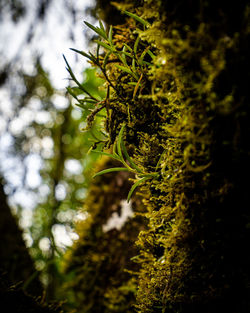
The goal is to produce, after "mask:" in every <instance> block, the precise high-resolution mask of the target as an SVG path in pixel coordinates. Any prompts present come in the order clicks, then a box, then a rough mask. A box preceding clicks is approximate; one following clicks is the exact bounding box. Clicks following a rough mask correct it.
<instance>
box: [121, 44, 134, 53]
mask: <svg viewBox="0 0 250 313" xmlns="http://www.w3.org/2000/svg"><path fill="white" fill-rule="evenodd" d="M123 45H124V46H125V47H126V48H127V49H128V50H129V51H130V52H133V49H132V48H131V47H130V46H129V45H127V44H126V43H125V42H124V43H123Z"/></svg>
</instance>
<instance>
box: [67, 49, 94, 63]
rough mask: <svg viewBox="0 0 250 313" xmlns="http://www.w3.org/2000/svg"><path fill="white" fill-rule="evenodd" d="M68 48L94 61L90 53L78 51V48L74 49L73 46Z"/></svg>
mask: <svg viewBox="0 0 250 313" xmlns="http://www.w3.org/2000/svg"><path fill="white" fill-rule="evenodd" d="M70 50H72V51H74V52H76V53H79V54H81V55H82V56H84V57H85V58H87V59H89V60H91V61H92V62H94V60H93V57H92V56H91V55H89V54H87V53H86V52H84V51H80V50H77V49H74V48H70Z"/></svg>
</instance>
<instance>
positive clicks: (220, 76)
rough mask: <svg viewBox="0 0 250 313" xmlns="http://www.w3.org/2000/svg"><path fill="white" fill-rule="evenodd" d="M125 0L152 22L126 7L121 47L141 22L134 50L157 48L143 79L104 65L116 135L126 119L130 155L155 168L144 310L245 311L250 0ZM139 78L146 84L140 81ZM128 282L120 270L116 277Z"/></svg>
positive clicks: (146, 168) (117, 36)
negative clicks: (132, 16)
mask: <svg viewBox="0 0 250 313" xmlns="http://www.w3.org/2000/svg"><path fill="white" fill-rule="evenodd" d="M105 3H106V2H105ZM108 7H109V6H108ZM117 7H118V8H119V7H120V8H121V9H130V10H131V11H132V12H133V13H136V14H137V15H139V16H141V17H142V18H144V19H148V21H149V22H150V23H151V27H149V28H147V29H145V28H144V29H143V27H141V25H139V24H138V23H137V22H136V21H135V20H133V19H127V20H126V23H125V24H123V25H121V26H119V27H117V28H115V33H114V40H115V42H116V45H117V47H122V42H125V43H126V44H127V45H129V46H130V47H132V46H133V44H134V42H135V41H136V38H137V36H138V34H139V36H140V38H141V41H140V44H139V46H138V51H137V54H138V56H139V57H140V56H141V55H142V53H143V51H145V49H147V47H149V48H150V50H151V51H152V52H153V53H154V55H155V56H156V57H155V58H154V60H153V61H152V60H148V59H147V60H148V63H151V64H149V65H148V64H147V65H145V66H144V67H143V68H141V67H140V66H138V67H137V69H136V70H137V73H139V75H141V80H140V82H134V81H133V79H132V78H131V75H129V74H128V73H124V71H121V69H119V68H117V67H116V66H114V62H115V61H114V60H112V62H110V64H109V65H108V72H107V73H108V78H109V80H110V82H111V83H112V84H113V86H114V88H110V89H111V92H110V99H109V102H110V104H111V105H110V107H109V110H110V111H109V114H108V118H107V120H106V131H107V132H108V133H109V142H108V146H111V145H112V144H114V142H115V140H116V138H117V135H118V131H119V129H120V127H121V125H122V123H124V121H125V122H126V125H127V127H126V134H125V141H126V146H127V147H128V148H129V150H130V152H131V155H132V157H133V160H134V162H135V163H136V164H137V165H138V166H139V167H140V168H142V170H143V172H152V171H158V172H159V175H158V176H157V177H154V178H152V179H150V180H147V181H146V182H145V184H144V186H143V187H142V189H141V193H140V194H141V196H142V198H143V202H144V205H145V206H146V208H147V213H145V217H146V218H147V220H148V227H147V229H146V230H145V229H144V230H143V231H141V232H140V234H139V236H138V239H137V242H136V243H137V246H138V247H139V249H140V254H139V256H138V257H137V258H136V261H137V264H138V265H139V267H140V270H139V275H137V276H135V278H134V279H135V281H136V283H137V284H138V290H137V294H136V308H137V311H138V312H143V313H147V312H169V313H170V312H173V313H174V312H188V313H190V312H209V313H212V312H220V311H227V312H248V311H249V309H250V303H249V287H248V286H249V278H250V277H249V274H250V273H249V266H248V264H249V261H250V260H249V257H248V256H247V246H248V240H249V228H248V227H246V225H249V218H250V216H249V210H248V207H249V192H248V187H247V186H248V185H249V184H248V181H249V174H250V166H249V164H250V162H249V155H250V145H249V138H248V136H249V133H250V126H249V125H250V121H249V103H250V101H249V100H250V99H249V91H248V83H247V82H249V66H248V63H249V62H248V58H249V52H250V51H249V45H248V44H247V43H248V42H249V31H250V27H249V6H248V4H247V1H242V2H241V3H240V4H239V3H237V4H235V5H233V7H229V6H228V3H226V2H224V1H222V2H218V1H211V2H200V1H188V2H186V3H184V2H183V1H150V0H149V1H138V2H137V1H136V2H135V5H134V7H132V5H131V2H130V1H124V2H122V3H120V4H119V5H117ZM105 12H106V11H105ZM105 12H104V14H103V16H109V15H105ZM107 22H109V21H107ZM119 45H120V46H119ZM131 67H132V64H131ZM131 83H136V84H138V86H139V87H138V90H137V91H136V93H135V91H134V90H135V89H134V88H132V87H131ZM113 177H114V179H115V176H113ZM103 201H105V200H103ZM100 206H102V205H100ZM100 206H99V207H100ZM126 236H127V237H126V238H130V239H131V240H132V241H133V240H134V237H133V239H132V237H130V233H127V234H126ZM109 240H111V239H109ZM111 263H112V262H111ZM104 275H106V274H104ZM107 275H109V273H107ZM123 283H124V281H123V278H122V277H120V278H119V282H118V281H117V286H123ZM93 286H94V285H93ZM102 291H103V289H102ZM85 294H86V292H85ZM104 294H105V293H104ZM97 298H98V297H97ZM117 299H119V296H117ZM93 302H94V300H93ZM118 302H119V301H118ZM95 309H96V310H98V309H99V305H98V304H96V307H95ZM109 309H111V308H110V307H109Z"/></svg>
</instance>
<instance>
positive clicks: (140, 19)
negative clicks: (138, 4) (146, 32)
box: [124, 11, 151, 27]
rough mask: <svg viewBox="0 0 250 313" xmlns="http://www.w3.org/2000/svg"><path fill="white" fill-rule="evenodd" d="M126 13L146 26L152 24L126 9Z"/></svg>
mask: <svg viewBox="0 0 250 313" xmlns="http://www.w3.org/2000/svg"><path fill="white" fill-rule="evenodd" d="M124 13H125V14H127V15H128V16H130V17H132V18H133V19H134V20H136V21H137V22H139V23H141V24H143V25H144V26H146V27H149V26H151V24H150V23H149V22H147V21H145V20H144V19H143V18H141V17H139V16H138V15H136V14H133V13H130V12H128V11H124Z"/></svg>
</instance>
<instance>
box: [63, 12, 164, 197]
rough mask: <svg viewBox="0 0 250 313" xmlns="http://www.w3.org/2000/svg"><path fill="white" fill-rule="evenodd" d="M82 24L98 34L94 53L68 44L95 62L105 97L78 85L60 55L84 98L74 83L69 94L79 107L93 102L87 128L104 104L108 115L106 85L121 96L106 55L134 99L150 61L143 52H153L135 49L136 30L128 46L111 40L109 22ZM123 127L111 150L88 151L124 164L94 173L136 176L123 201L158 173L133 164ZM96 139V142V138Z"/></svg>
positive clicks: (111, 33) (136, 17)
mask: <svg viewBox="0 0 250 313" xmlns="http://www.w3.org/2000/svg"><path fill="white" fill-rule="evenodd" d="M124 13H125V14H126V15H128V16H129V17H131V18H133V19H134V20H136V21H137V22H138V23H140V25H142V26H143V30H145V29H146V28H148V27H150V26H151V25H150V23H149V22H147V21H145V20H144V19H142V18H141V17H139V16H137V15H136V14H133V13H130V12H128V11H124ZM85 24H86V25H87V26H88V27H89V28H90V29H91V30H93V31H94V32H95V33H96V34H97V35H98V36H99V39H97V40H95V42H96V43H97V49H96V55H94V54H93V53H91V52H89V53H86V52H84V51H80V50H77V49H74V48H71V50H73V51H74V52H76V53H78V54H80V55H82V56H84V57H86V58H87V59H88V60H89V61H90V62H91V63H92V64H93V65H94V66H97V67H98V68H99V69H100V70H101V72H102V74H103V76H104V78H105V80H106V82H107V84H108V89H107V94H106V99H104V100H101V99H98V98H96V97H95V96H93V95H92V94H91V93H90V92H89V91H88V90H86V89H85V88H84V87H83V86H82V84H81V83H80V82H79V81H78V80H77V79H76V77H75V75H74V73H73V71H72V69H71V68H70V66H69V64H68V62H67V60H66V58H65V57H64V59H65V62H66V65H67V70H68V72H69V74H70V76H71V79H72V80H73V81H74V82H75V83H76V85H77V87H76V88H77V89H79V90H81V91H82V92H83V93H84V94H86V96H85V97H84V99H79V98H78V96H77V94H76V93H75V90H74V87H73V88H68V92H69V94H71V95H72V96H73V97H74V98H75V99H76V100H77V101H78V106H79V107H80V108H82V109H86V103H87V104H93V105H95V109H94V110H92V112H91V113H90V114H89V116H88V117H87V129H91V127H92V124H93V121H94V119H95V116H96V115H97V113H99V112H100V111H101V110H102V109H104V108H106V110H107V116H108V110H109V107H110V102H111V101H112V100H111V99H109V95H110V88H112V89H113V91H114V92H115V93H116V94H117V96H118V97H120V98H121V99H123V95H122V93H121V92H120V90H119V89H118V88H117V86H116V85H115V83H113V81H112V80H111V79H110V78H109V75H108V74H107V64H108V63H109V61H110V57H111V56H112V55H113V56H114V57H115V58H116V59H117V60H118V62H117V63H118V64H115V67H116V68H117V69H118V70H120V71H122V72H123V73H125V74H126V75H128V76H129V77H130V79H129V81H128V82H127V84H128V85H131V86H134V89H133V93H132V99H133V100H134V98H135V97H136V94H137V91H138V89H139V87H140V86H141V84H142V79H143V77H144V76H145V73H146V70H147V68H148V66H151V65H152V63H150V62H148V61H146V60H145V57H146V55H148V56H149V57H150V58H151V59H152V60H153V59H154V58H155V55H154V54H153V52H152V51H151V50H150V47H149V46H148V47H146V48H145V49H143V50H142V49H139V44H140V40H141V39H140V34H138V35H137V38H136V39H135V41H134V44H133V46H132V47H130V46H129V45H128V44H126V43H123V46H122V48H118V47H117V45H116V44H115V43H114V40H113V28H112V26H110V28H109V31H106V30H105V27H104V25H103V23H102V22H101V21H99V27H98V26H93V25H91V24H90V23H88V22H86V21H85ZM100 48H102V49H103V50H104V54H100ZM139 50H140V51H139ZM125 127H126V124H123V125H122V127H121V129H120V132H119V135H118V137H117V140H116V141H115V143H114V144H113V153H112V154H110V153H107V152H103V151H97V150H93V149H92V152H95V153H99V154H101V155H105V156H108V157H111V158H113V159H115V160H117V161H119V162H121V163H122V164H123V165H124V167H114V168H109V169H105V170H103V171H100V172H98V173H96V174H95V175H94V177H96V176H99V175H102V174H106V173H110V172H116V171H127V172H131V173H133V174H134V175H135V177H136V179H137V180H136V182H135V183H134V184H133V185H132V187H131V189H130V191H129V193H128V197H127V201H128V202H129V201H130V199H131V196H132V194H133V192H134V190H135V189H136V188H137V187H138V186H139V185H140V184H142V183H144V182H145V181H146V180H149V179H152V178H153V177H157V176H159V172H152V173H146V172H144V171H143V170H142V169H141V168H139V167H138V166H137V165H136V164H135V162H134V161H133V160H132V159H131V157H130V156H129V154H128V152H127V149H126V147H125V144H124V141H123V132H124V129H125ZM97 143H100V141H99V142H97ZM94 147H96V144H95V145H94Z"/></svg>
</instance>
